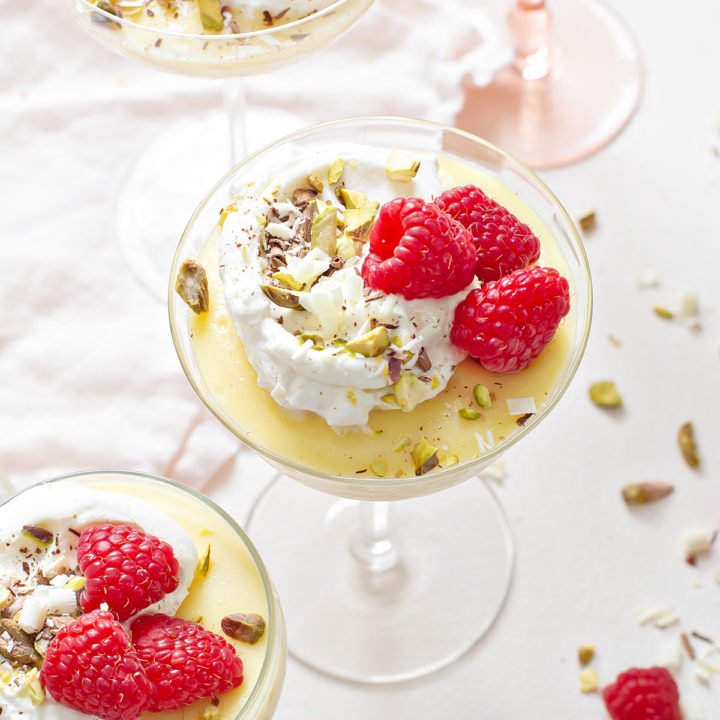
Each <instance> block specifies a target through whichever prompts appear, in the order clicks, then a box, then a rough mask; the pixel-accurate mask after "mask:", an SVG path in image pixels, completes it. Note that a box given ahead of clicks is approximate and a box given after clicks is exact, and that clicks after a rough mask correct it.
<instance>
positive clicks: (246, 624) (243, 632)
mask: <svg viewBox="0 0 720 720" xmlns="http://www.w3.org/2000/svg"><path fill="white" fill-rule="evenodd" d="M266 626H267V623H266V622H265V619H264V618H263V617H261V616H260V615H257V614H256V613H248V614H245V613H232V614H230V615H226V616H225V617H224V618H223V619H222V620H221V622H220V627H222V630H223V632H224V633H225V634H226V635H227V636H228V637H231V638H233V640H242V642H245V643H248V644H250V645H253V644H255V643H256V642H257V641H258V640H259V639H260V638H261V637H262V636H263V634H264V633H265V627H266Z"/></svg>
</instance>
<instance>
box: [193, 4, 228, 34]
mask: <svg viewBox="0 0 720 720" xmlns="http://www.w3.org/2000/svg"><path fill="white" fill-rule="evenodd" d="M195 1H196V2H197V5H198V10H200V22H201V23H202V26H203V27H204V28H205V29H206V30H214V31H215V32H217V31H219V30H222V29H223V25H224V20H223V14H222V7H221V4H220V0H195Z"/></svg>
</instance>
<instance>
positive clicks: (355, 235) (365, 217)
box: [343, 203, 378, 241]
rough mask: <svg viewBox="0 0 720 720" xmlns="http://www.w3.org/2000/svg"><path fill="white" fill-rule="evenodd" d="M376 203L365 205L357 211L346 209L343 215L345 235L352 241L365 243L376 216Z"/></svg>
mask: <svg viewBox="0 0 720 720" xmlns="http://www.w3.org/2000/svg"><path fill="white" fill-rule="evenodd" d="M377 211H378V205H377V203H375V204H372V205H365V206H363V207H361V208H357V209H348V210H346V211H345V213H344V214H343V222H344V224H345V234H346V235H348V236H349V237H351V238H352V239H353V240H360V241H365V240H366V239H367V237H368V235H369V233H370V228H372V225H373V222H375V216H376V215H377Z"/></svg>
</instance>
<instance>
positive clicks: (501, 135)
mask: <svg viewBox="0 0 720 720" xmlns="http://www.w3.org/2000/svg"><path fill="white" fill-rule="evenodd" d="M502 5H503V7H504V12H505V18H503V19H501V20H500V22H507V12H508V11H509V10H510V7H511V2H508V1H507V0H503V2H502ZM547 6H548V9H549V11H550V13H551V18H552V19H551V23H552V24H551V36H550V58H549V59H550V68H551V69H550V74H549V75H548V76H546V77H544V78H540V79H534V80H526V79H524V78H523V77H522V75H521V74H520V72H519V71H518V70H517V69H515V68H514V67H506V68H504V69H503V70H501V71H500V72H499V73H498V74H497V75H496V76H495V77H494V78H493V80H492V81H491V82H490V83H489V84H488V85H486V86H484V87H473V86H469V87H466V102H465V105H464V107H463V108H462V110H461V111H460V113H459V114H458V116H457V117H456V125H457V127H459V128H461V129H464V130H467V131H469V132H472V133H474V134H476V135H480V136H481V137H483V138H485V139H486V140H489V141H490V142H492V143H494V144H495V145H498V146H499V147H501V148H503V150H506V151H507V152H509V153H511V154H512V155H514V156H515V157H516V158H518V160H520V161H521V162H523V163H524V164H526V165H528V166H529V167H531V168H551V167H558V166H562V165H567V164H569V163H572V162H575V161H577V160H580V159H582V158H584V157H586V156H588V155H590V154H592V153H594V152H595V151H597V150H599V149H600V148H602V147H603V146H604V145H606V144H607V143H608V142H610V141H611V140H612V139H613V138H615V137H616V136H617V135H618V133H620V131H621V130H622V129H623V128H624V127H625V126H626V125H627V123H628V122H629V121H630V119H631V118H632V116H633V114H634V113H635V110H636V109H637V107H638V104H639V102H640V96H641V92H642V84H643V70H642V65H641V62H640V53H639V50H638V47H637V45H636V43H635V39H634V38H633V36H632V35H631V33H630V31H629V30H628V28H627V27H626V26H625V24H624V23H623V21H622V20H621V19H620V18H618V17H617V15H615V13H614V11H612V10H611V9H610V8H608V7H607V6H606V5H605V4H603V3H602V2H599V1H598V0H548V3H547Z"/></svg>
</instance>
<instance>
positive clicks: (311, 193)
mask: <svg viewBox="0 0 720 720" xmlns="http://www.w3.org/2000/svg"><path fill="white" fill-rule="evenodd" d="M316 196H317V190H311V189H310V188H304V187H301V188H297V189H296V190H293V194H292V203H293V205H307V204H308V203H309V202H310V201H312V200H314V199H315V197H316Z"/></svg>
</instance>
